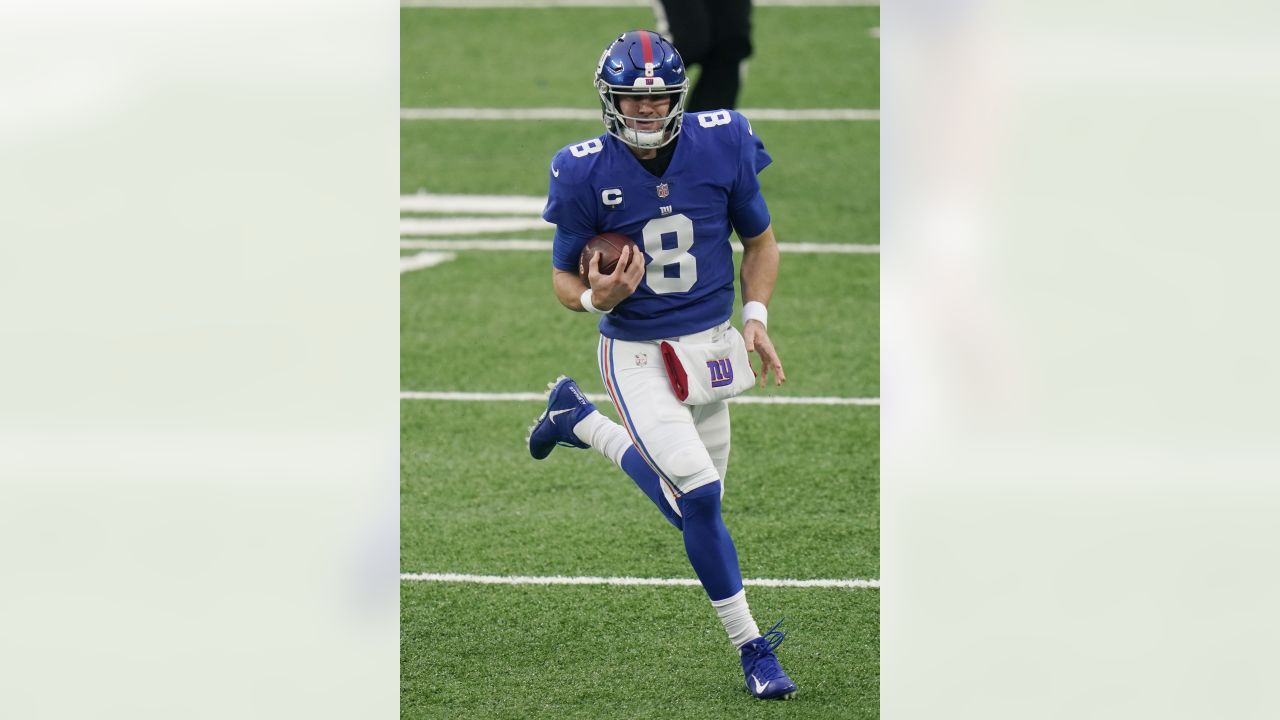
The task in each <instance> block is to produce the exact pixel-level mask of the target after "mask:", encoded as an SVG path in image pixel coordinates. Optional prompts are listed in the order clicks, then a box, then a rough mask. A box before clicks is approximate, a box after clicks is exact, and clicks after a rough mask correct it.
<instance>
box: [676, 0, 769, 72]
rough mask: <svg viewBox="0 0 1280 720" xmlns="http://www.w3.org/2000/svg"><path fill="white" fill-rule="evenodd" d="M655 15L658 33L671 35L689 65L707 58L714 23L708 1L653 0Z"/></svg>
mask: <svg viewBox="0 0 1280 720" xmlns="http://www.w3.org/2000/svg"><path fill="white" fill-rule="evenodd" d="M749 1H750V0H748V2H749ZM653 14H654V16H655V18H656V20H657V30H658V34H659V35H663V36H665V37H667V38H670V40H671V43H672V44H673V45H675V46H676V50H677V51H679V53H680V59H681V60H684V64H685V65H686V66H688V65H698V64H700V63H701V62H702V61H703V59H704V58H706V56H707V53H709V52H710V51H711V33H712V26H713V23H712V20H711V17H712V16H711V14H710V12H709V8H708V2H707V0H654V3H653Z"/></svg>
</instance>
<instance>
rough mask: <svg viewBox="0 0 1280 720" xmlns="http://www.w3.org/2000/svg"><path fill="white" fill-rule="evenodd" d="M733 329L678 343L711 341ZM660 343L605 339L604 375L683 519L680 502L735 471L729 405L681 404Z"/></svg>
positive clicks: (715, 330) (722, 326)
mask: <svg viewBox="0 0 1280 720" xmlns="http://www.w3.org/2000/svg"><path fill="white" fill-rule="evenodd" d="M728 327H729V323H728V322H727V321H726V322H724V323H722V324H720V325H717V326H716V327H714V328H711V329H710V330H705V331H703V332H700V333H695V334H693V335H685V336H681V337H679V338H668V339H672V340H685V341H688V342H696V343H705V342H711V341H712V336H713V335H715V334H718V333H722V332H724V331H725V329H727V328H728ZM659 342H660V341H659V340H645V341H630V340H614V339H611V338H607V337H604V336H601V337H600V345H599V357H598V360H599V364H600V376H601V377H602V378H603V379H604V386H605V389H606V390H608V392H609V396H610V397H611V398H612V400H613V406H614V408H615V409H617V411H618V417H619V418H620V419H621V420H622V424H623V426H624V427H625V428H626V429H627V433H628V434H630V435H631V442H632V444H634V445H635V446H636V449H637V450H639V451H640V454H641V455H642V456H643V457H644V459H645V461H646V462H648V464H649V466H650V467H652V468H653V470H654V472H656V473H657V474H658V477H659V479H660V481H661V482H660V485H661V487H662V494H663V495H664V496H665V497H666V499H667V502H668V503H669V504H670V505H671V507H672V509H674V510H675V511H676V513H677V514H679V513H680V508H679V505H678V504H677V503H676V499H677V498H678V497H680V496H681V495H683V494H685V493H687V492H690V491H691V490H694V489H697V488H699V487H702V486H703V485H706V484H708V483H713V482H715V481H716V480H720V481H721V485H720V493H721V496H723V495H724V477H725V472H726V471H727V470H728V467H729V406H728V403H726V402H724V401H723V400H722V401H720V402H715V403H711V404H708V405H701V406H697V407H692V406H689V405H685V404H684V403H682V402H680V401H679V400H677V399H676V394H675V391H674V390H672V389H671V380H670V379H669V378H668V377H667V371H666V369H665V367H664V366H663V363H662V352H661V350H659V348H658V343H659Z"/></svg>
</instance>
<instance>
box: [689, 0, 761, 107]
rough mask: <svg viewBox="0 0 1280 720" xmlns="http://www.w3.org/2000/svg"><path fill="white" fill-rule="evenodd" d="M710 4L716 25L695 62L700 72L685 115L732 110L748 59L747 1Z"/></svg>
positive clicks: (726, 1) (749, 48)
mask: <svg viewBox="0 0 1280 720" xmlns="http://www.w3.org/2000/svg"><path fill="white" fill-rule="evenodd" d="M711 5H713V8H712V10H711V12H712V14H713V15H714V16H715V17H716V18H717V22H716V23H714V24H713V25H712V26H711V27H710V33H711V37H710V42H709V44H708V46H707V49H706V51H705V53H704V55H703V56H702V58H701V60H700V61H699V65H700V67H701V68H702V71H701V74H700V75H698V83H697V86H696V87H694V89H693V92H692V94H690V95H689V102H688V104H687V106H686V107H687V110H688V111H689V112H699V111H703V110H719V109H720V108H729V109H732V108H734V107H736V106H737V102H738V93H739V91H740V90H741V86H742V69H743V63H744V62H745V61H746V59H747V58H748V57H750V56H751V0H713V1H712V2H711ZM676 49H678V50H679V49H680V45H679V43H676ZM683 52H684V51H683V50H681V53H682V55H683Z"/></svg>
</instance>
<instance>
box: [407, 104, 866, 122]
mask: <svg viewBox="0 0 1280 720" xmlns="http://www.w3.org/2000/svg"><path fill="white" fill-rule="evenodd" d="M739 112H741V113H742V114H743V115H745V116H746V117H747V119H748V120H752V121H757V120H759V121H769V120H784V121H813V120H826V121H858V120H879V119H880V110H879V109H857V108H803V109H796V110H790V109H786V108H744V109H742V110H740V111H739ZM400 119H401V120H599V119H600V111H599V110H590V109H585V108H563V107H560V108H558V107H545V108H477V107H438V108H401V109H400Z"/></svg>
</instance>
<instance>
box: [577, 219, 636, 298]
mask: <svg viewBox="0 0 1280 720" xmlns="http://www.w3.org/2000/svg"><path fill="white" fill-rule="evenodd" d="M628 245H630V246H631V247H632V252H639V251H640V248H639V247H637V246H636V243H635V241H634V240H632V239H631V238H629V237H627V236H626V235H622V234H620V233H614V232H607V233H600V234H599V235H597V236H595V237H593V238H591V239H590V240H588V241H587V244H586V245H583V246H582V254H581V255H579V256H578V277H580V278H582V282H584V283H586V284H587V287H591V279H590V278H589V277H588V275H589V274H590V273H589V272H588V268H590V267H591V256H592V255H594V254H595V253H600V272H602V273H606V274H608V273H612V272H613V271H614V270H615V269H616V268H617V267H618V259H619V258H621V257H622V249H623V248H625V247H626V246H628Z"/></svg>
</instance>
